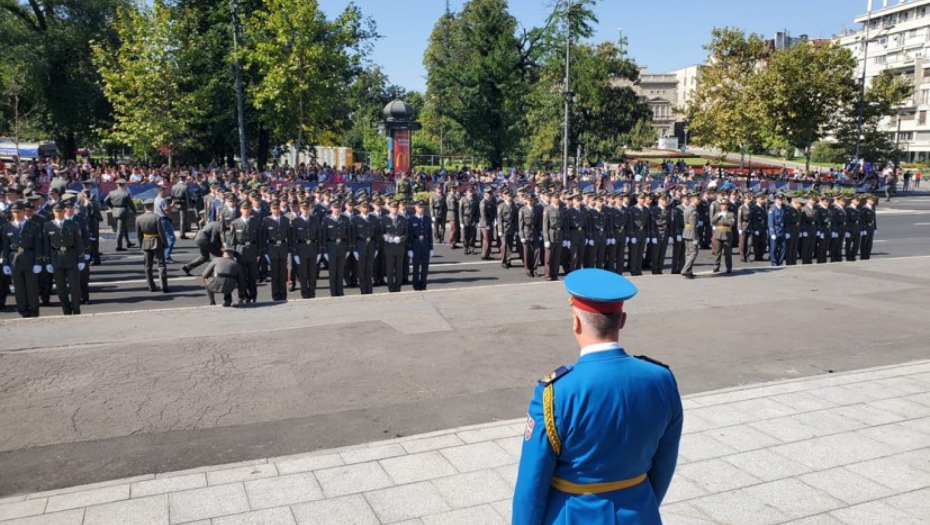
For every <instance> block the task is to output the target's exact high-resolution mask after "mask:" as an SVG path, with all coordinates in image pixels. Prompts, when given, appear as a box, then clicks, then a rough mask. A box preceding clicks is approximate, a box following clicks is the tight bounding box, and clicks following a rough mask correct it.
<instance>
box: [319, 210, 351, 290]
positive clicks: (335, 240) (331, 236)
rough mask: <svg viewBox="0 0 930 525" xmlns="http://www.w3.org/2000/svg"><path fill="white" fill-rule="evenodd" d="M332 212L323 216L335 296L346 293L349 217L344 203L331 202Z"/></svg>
mask: <svg viewBox="0 0 930 525" xmlns="http://www.w3.org/2000/svg"><path fill="white" fill-rule="evenodd" d="M329 209H330V212H331V213H330V214H329V215H327V216H326V217H325V218H323V239H324V242H325V243H326V260H327V261H329V294H330V295H331V296H333V297H339V296H342V295H345V292H343V282H344V281H343V280H344V279H345V270H346V256H347V252H348V242H349V229H350V228H351V224H350V223H349V217H348V216H347V215H346V214H344V213H342V203H340V202H339V201H338V200H333V201H332V202H331V203H329Z"/></svg>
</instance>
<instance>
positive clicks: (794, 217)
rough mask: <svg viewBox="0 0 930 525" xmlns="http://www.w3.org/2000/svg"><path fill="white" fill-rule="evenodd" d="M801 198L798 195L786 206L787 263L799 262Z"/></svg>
mask: <svg viewBox="0 0 930 525" xmlns="http://www.w3.org/2000/svg"><path fill="white" fill-rule="evenodd" d="M803 215H804V214H803V213H802V212H801V198H800V197H799V196H797V195H795V196H793V197H792V198H791V203H790V204H789V205H788V206H787V207H786V208H785V265H787V266H794V265H796V264H798V246H799V244H800V242H801V217H802V216H803Z"/></svg>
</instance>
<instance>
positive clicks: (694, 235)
mask: <svg viewBox="0 0 930 525" xmlns="http://www.w3.org/2000/svg"><path fill="white" fill-rule="evenodd" d="M687 199H688V205H687V206H686V207H685V211H684V216H685V226H684V228H683V229H682V230H681V237H682V239H683V240H684V241H685V264H684V266H683V267H682V268H681V274H682V275H684V276H685V278H687V279H694V262H695V261H697V256H698V251H699V249H700V247H701V239H700V237H698V230H697V221H698V213H697V207H698V201H699V200H700V196H699V194H698V193H689V194H688V195H687Z"/></svg>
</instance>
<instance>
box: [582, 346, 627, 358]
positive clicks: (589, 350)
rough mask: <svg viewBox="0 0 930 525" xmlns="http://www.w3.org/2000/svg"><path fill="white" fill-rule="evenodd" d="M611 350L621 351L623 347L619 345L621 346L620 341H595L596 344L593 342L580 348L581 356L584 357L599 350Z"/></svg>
mask: <svg viewBox="0 0 930 525" xmlns="http://www.w3.org/2000/svg"><path fill="white" fill-rule="evenodd" d="M611 350H621V351H622V350H623V347H621V346H620V343H618V342H610V343H597V344H593V345H588V346H586V347H584V348H582V349H581V357H584V356H586V355H590V354H596V353H600V352H608V351H611Z"/></svg>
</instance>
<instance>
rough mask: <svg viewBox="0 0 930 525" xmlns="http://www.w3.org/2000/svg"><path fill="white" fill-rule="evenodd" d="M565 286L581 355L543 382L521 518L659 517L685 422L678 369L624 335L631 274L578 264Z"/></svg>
mask: <svg viewBox="0 0 930 525" xmlns="http://www.w3.org/2000/svg"><path fill="white" fill-rule="evenodd" d="M696 240H697V239H696ZM698 242H699V241H698ZM565 285H566V286H565V287H566V290H567V291H568V293H569V295H570V296H571V304H572V324H573V334H574V336H575V340H576V341H577V343H578V346H579V347H580V348H581V357H580V358H579V359H578V361H577V362H576V363H575V365H574V366H573V367H572V366H564V367H560V368H559V369H557V370H556V371H555V372H553V373H552V374H549V375H547V376H546V377H544V378H543V379H541V380H540V381H539V384H538V385H537V386H536V389H535V392H534V394H533V400H532V401H531V402H530V405H529V411H528V412H529V413H528V414H527V420H526V428H525V430H524V433H523V451H522V455H521V458H520V466H519V470H518V474H517V482H516V489H515V492H514V499H513V523H514V525H542V524H547V525H548V524H556V523H560V524H561V523H585V524H599V523H638V524H658V523H661V518H660V516H659V505H661V503H662V500H663V499H664V497H665V494H666V492H667V491H668V487H669V485H670V483H671V480H672V476H673V474H674V472H675V467H676V464H677V459H678V446H679V442H680V439H681V431H682V421H683V410H682V405H681V397H680V395H679V393H678V386H677V384H676V382H675V378H674V376H673V375H672V373H671V371H670V370H669V368H668V367H667V366H666V365H664V364H662V363H659V362H658V361H655V360H653V359H650V358H648V357H645V356H640V357H633V356H631V355H629V354H627V352H626V351H625V350H624V349H623V347H622V346H621V345H620V343H619V332H620V331H621V330H622V329H623V327H624V324H625V321H626V314H625V313H624V312H623V304H624V302H625V301H627V300H629V299H630V298H631V297H633V296H634V295H635V294H636V287H635V286H633V284H632V283H630V282H629V281H628V280H626V279H625V278H623V277H622V276H619V275H616V274H614V273H611V272H606V271H604V270H593V269H590V270H581V271H576V272H573V273H572V274H570V275H569V276H568V277H567V278H566V280H565Z"/></svg>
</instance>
